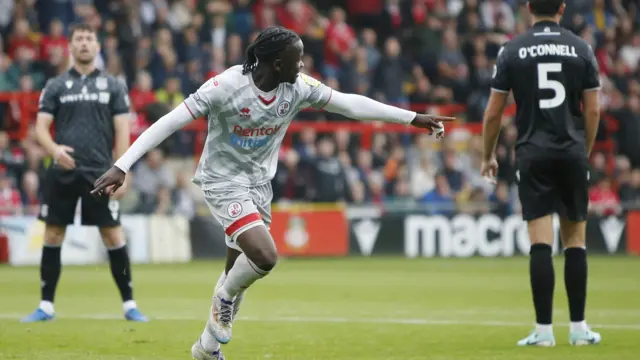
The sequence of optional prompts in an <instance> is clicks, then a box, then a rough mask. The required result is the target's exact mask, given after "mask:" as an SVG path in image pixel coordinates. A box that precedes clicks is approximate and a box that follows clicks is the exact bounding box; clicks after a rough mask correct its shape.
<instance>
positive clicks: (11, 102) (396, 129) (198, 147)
mask: <svg viewBox="0 0 640 360" xmlns="http://www.w3.org/2000/svg"><path fill="white" fill-rule="evenodd" d="M39 96H40V92H4V93H0V104H7V105H8V106H5V108H4V109H3V110H4V112H5V113H4V114H1V115H2V118H3V119H4V121H3V122H2V125H3V126H4V130H6V131H8V132H9V136H10V138H11V139H13V140H19V139H23V138H25V137H26V136H27V135H28V132H29V127H30V125H31V124H32V123H33V122H34V121H35V115H36V114H37V107H38V98H39ZM410 109H411V110H413V111H417V112H428V113H434V112H435V113H437V114H439V115H444V116H458V117H460V118H462V119H464V118H466V111H467V107H466V106H465V105H463V104H446V105H431V104H415V103H414V104H411V105H410ZM15 110H18V111H17V112H16V111H15ZM16 113H17V114H19V117H20V118H18V119H16V118H15V116H14V114H16ZM514 114H515V106H514V105H513V104H512V105H511V106H509V108H508V109H507V111H506V113H505V115H507V116H513V115H514ZM461 115H462V116H461ZM473 120H477V119H473ZM603 120H604V122H605V126H606V128H607V132H608V134H613V133H615V132H616V131H617V129H618V121H617V120H616V119H615V118H613V117H612V116H609V115H605V116H604V117H603ZM309 127H311V128H313V129H314V130H315V131H316V132H318V133H333V132H336V131H338V130H343V129H344V130H348V131H349V132H350V133H353V134H357V135H359V137H360V146H361V147H363V148H367V149H368V148H370V147H371V143H372V139H373V136H374V135H375V134H376V133H380V132H385V133H403V134H415V133H421V132H423V130H421V129H417V128H413V127H407V126H404V125H399V124H381V123H376V122H354V121H338V122H336V121H323V122H319V121H294V122H293V123H292V124H291V125H290V126H289V129H288V132H287V136H286V137H285V140H284V145H285V146H290V145H291V143H292V141H293V140H292V136H293V134H296V133H300V132H301V131H303V130H304V129H306V128H309ZM455 128H465V129H467V130H468V131H469V132H471V133H472V134H480V133H481V132H482V123H481V122H479V121H473V122H463V121H462V120H460V121H456V122H454V123H453V124H451V127H450V129H451V130H453V129H455ZM183 130H185V131H192V132H195V133H196V136H194V155H195V156H196V158H197V157H199V156H200V154H201V152H202V149H203V145H204V140H205V138H206V132H207V122H206V120H204V119H198V120H197V121H194V122H192V123H191V124H189V125H188V126H187V127H185V128H184V129H183ZM594 150H595V151H599V152H604V153H605V154H606V155H607V158H608V160H609V161H608V164H609V169H610V170H613V166H614V165H615V161H614V152H615V142H614V141H613V139H612V138H611V136H609V137H608V138H607V139H606V140H604V141H599V142H598V143H597V144H596V146H595V149H594Z"/></svg>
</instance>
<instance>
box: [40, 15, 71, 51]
mask: <svg viewBox="0 0 640 360" xmlns="http://www.w3.org/2000/svg"><path fill="white" fill-rule="evenodd" d="M53 51H60V52H61V53H63V54H66V53H67V52H68V51H69V42H68V41H67V38H66V37H65V36H64V24H63V23H62V21H60V20H59V19H54V20H53V21H52V22H51V24H50V25H49V33H48V34H46V35H44V36H43V37H42V40H41V41H40V57H41V59H42V60H45V61H46V60H48V59H49V58H50V57H51V53H52V52H53Z"/></svg>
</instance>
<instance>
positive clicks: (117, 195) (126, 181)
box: [107, 175, 131, 200]
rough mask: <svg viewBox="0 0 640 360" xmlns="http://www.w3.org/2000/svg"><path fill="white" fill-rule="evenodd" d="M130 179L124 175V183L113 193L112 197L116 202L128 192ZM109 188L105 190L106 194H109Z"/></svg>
mask: <svg viewBox="0 0 640 360" xmlns="http://www.w3.org/2000/svg"><path fill="white" fill-rule="evenodd" d="M130 180H131V177H130V176H126V175H125V179H124V183H122V186H120V187H119V188H118V189H117V190H115V191H114V192H113V195H112V197H113V198H114V199H116V200H120V199H122V198H123V197H124V195H125V194H126V193H127V191H129V185H130V183H131V181H130ZM110 190H111V189H110V188H107V193H109V192H110Z"/></svg>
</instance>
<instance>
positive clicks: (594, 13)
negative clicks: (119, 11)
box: [585, 0, 615, 31]
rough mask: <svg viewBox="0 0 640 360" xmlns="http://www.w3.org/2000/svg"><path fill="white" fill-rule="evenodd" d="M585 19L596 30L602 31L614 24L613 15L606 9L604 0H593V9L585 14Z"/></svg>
mask: <svg viewBox="0 0 640 360" xmlns="http://www.w3.org/2000/svg"><path fill="white" fill-rule="evenodd" d="M585 21H586V22H587V24H589V25H591V26H594V27H595V28H596V29H597V30H598V31H604V30H605V29H607V28H610V27H612V26H613V25H614V22H615V17H614V16H613V14H612V13H610V12H609V11H607V9H606V6H605V1H604V0H593V9H592V10H591V12H590V13H588V14H586V16H585Z"/></svg>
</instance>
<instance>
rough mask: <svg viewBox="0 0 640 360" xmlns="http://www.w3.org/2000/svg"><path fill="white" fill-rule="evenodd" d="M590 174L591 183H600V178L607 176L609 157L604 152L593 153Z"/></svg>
mask: <svg viewBox="0 0 640 360" xmlns="http://www.w3.org/2000/svg"><path fill="white" fill-rule="evenodd" d="M589 174H590V175H589V180H590V181H591V184H598V183H599V182H600V180H602V179H604V178H606V177H607V159H606V158H605V156H604V154H603V153H601V152H597V153H595V154H594V155H593V157H592V159H591V170H590V172H589Z"/></svg>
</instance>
